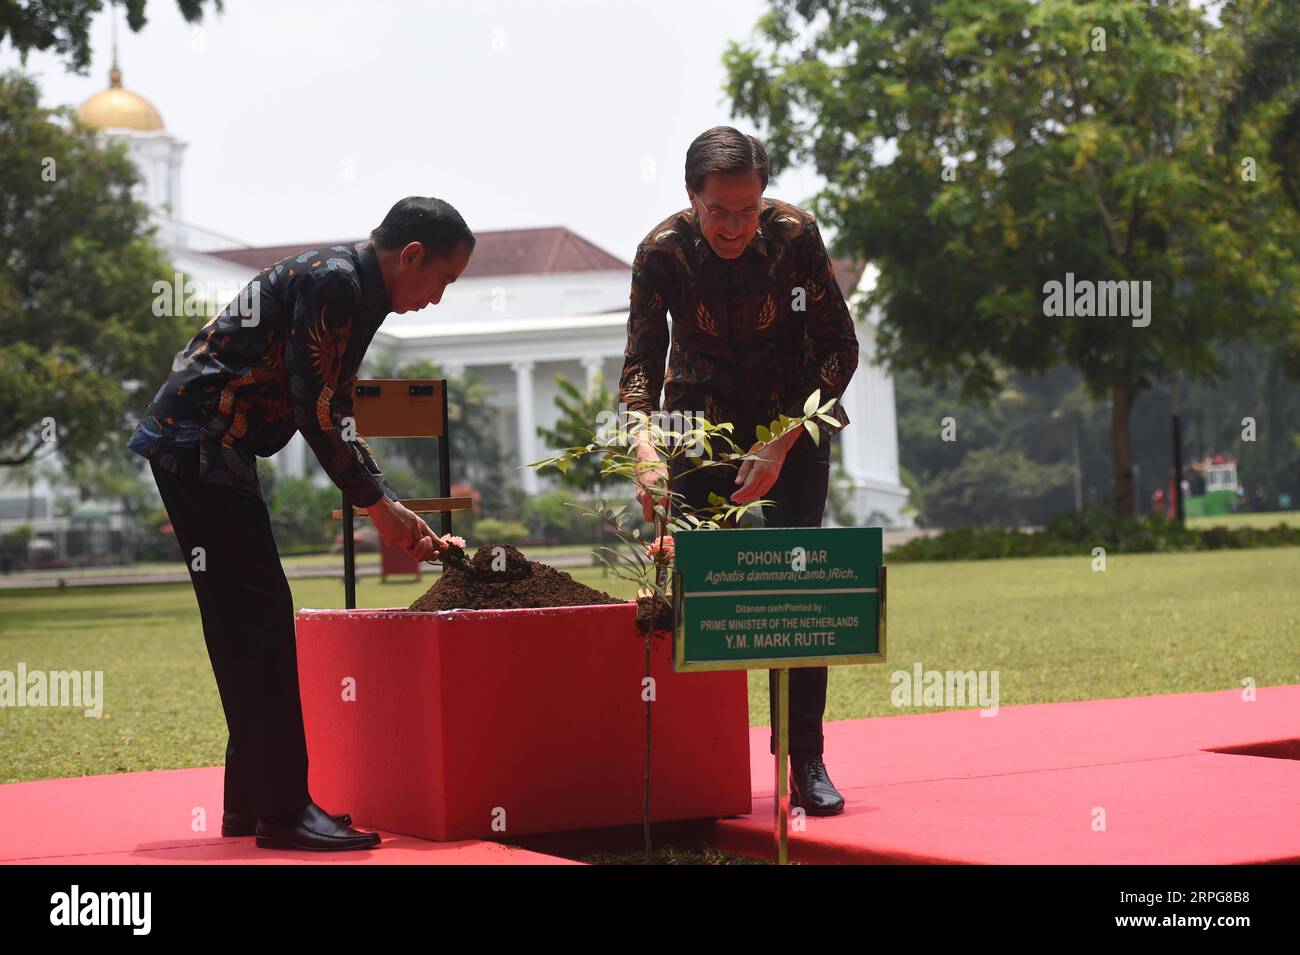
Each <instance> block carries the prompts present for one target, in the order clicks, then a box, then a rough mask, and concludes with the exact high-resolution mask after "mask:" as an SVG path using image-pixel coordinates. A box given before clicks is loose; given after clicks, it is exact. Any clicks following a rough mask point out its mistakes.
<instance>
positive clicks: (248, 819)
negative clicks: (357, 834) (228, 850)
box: [221, 812, 352, 837]
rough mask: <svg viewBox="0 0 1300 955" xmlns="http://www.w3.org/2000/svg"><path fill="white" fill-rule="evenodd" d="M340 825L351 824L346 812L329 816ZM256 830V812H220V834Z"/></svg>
mask: <svg viewBox="0 0 1300 955" xmlns="http://www.w3.org/2000/svg"><path fill="white" fill-rule="evenodd" d="M330 818H331V819H333V820H334V821H335V822H337V823H338V824H339V825H340V826H350V825H352V817H351V816H349V815H348V814H347V813H346V812H341V813H338V814H337V815H332V816H330ZM256 832H257V814H256V813H252V812H226V813H222V814H221V834H222V835H223V836H226V837H230V836H251V835H256Z"/></svg>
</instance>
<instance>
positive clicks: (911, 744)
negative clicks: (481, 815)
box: [0, 686, 1300, 865]
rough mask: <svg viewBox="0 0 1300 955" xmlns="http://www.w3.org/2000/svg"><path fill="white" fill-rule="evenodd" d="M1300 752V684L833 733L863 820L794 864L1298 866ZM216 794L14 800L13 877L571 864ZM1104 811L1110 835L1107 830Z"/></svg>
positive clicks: (7, 838) (756, 734)
mask: <svg viewBox="0 0 1300 955" xmlns="http://www.w3.org/2000/svg"><path fill="white" fill-rule="evenodd" d="M751 734H752V736H751V745H750V761H751V770H752V774H753V780H754V812H753V813H752V814H751V815H749V816H744V817H739V818H733V819H725V820H722V821H720V822H719V823H718V826H717V843H716V844H717V847H718V848H719V849H722V850H724V851H731V852H741V853H746V854H750V855H764V856H766V855H769V854H770V852H771V841H772V835H771V833H772V790H773V786H772V760H771V756H770V755H769V753H768V746H767V737H768V730H767V728H766V727H757V728H755V729H753V730H751ZM1213 750H1219V752H1214V751H1213ZM1223 750H1237V751H1238V752H1223ZM1250 753H1255V754H1256V755H1249V754H1250ZM1268 754H1273V755H1268ZM1298 757H1300V686H1283V687H1264V688H1261V689H1260V690H1259V691H1258V699H1257V700H1256V701H1255V702H1253V703H1246V702H1243V701H1242V699H1241V696H1240V693H1238V692H1237V691H1228V692H1222V693H1197V694H1186V695H1180V696H1156V697H1135V698H1130V699H1121V700H1100V701H1094V702H1082V703H1056V704H1043V705H1036V706H1018V707H1004V708H1002V709H1001V710H1000V711H999V713H998V715H997V716H995V717H981V716H980V715H979V713H978V711H976V710H961V711H953V712H947V713H932V714H923V715H916V716H897V717H887V718H882V719H871V720H847V721H844V722H838V723H828V724H827V725H826V761H827V765H828V767H829V769H830V772H831V778H832V779H834V780H835V783H836V785H837V786H838V787H839V789H840V791H841V792H843V793H844V796H845V798H846V800H847V802H848V807H847V809H846V811H845V813H844V815H842V816H835V817H830V818H809V819H808V820H807V827H806V830H805V831H803V832H791V834H790V854H791V858H792V859H795V860H799V861H804V862H894V863H896V862H945V863H1045V864H1097V863H1116V864H1146V863H1157V864H1166V865H1168V864H1212V865H1222V864H1231V863H1248V862H1289V863H1300V758H1298ZM221 780H222V771H221V769H220V768H219V767H217V768H210V769H187V770H174V771H170V772H154V773H124V774H120V775H111V776H91V777H87V778H80V779H55V780H48V781H43V782H32V783H17V784H12V785H8V786H0V862H23V863H28V864H32V863H76V864H102V863H114V864H122V863H193V862H204V863H262V864H275V863H325V862H329V863H347V864H362V865H367V864H368V865H374V864H392V863H419V864H473V863H486V864H493V865H499V864H503V863H504V864H511V863H517V864H539V863H540V864H548V863H563V862H565V861H566V860H563V859H558V858H555V857H552V856H547V855H542V854H539V853H534V852H527V851H524V850H519V849H509V848H506V847H504V846H500V845H497V844H495V843H490V842H479V841H474V840H466V841H462V842H430V841H426V840H422V839H415V838H411V837H407V836H385V839H384V843H383V845H382V847H381V848H380V849H377V850H372V851H369V852H343V853H338V854H333V853H315V852H288V851H281V850H264V849H258V848H256V847H255V846H254V845H253V840H252V838H251V837H248V838H242V839H222V838H221V836H220V835H219V832H220V828H221ZM196 807H205V808H206V809H207V813H208V818H207V826H208V831H207V832H194V831H192V829H191V820H192V818H193V811H194V809H195V808H196ZM325 808H326V809H334V810H337V809H341V808H346V807H332V806H326V807H325ZM1097 808H1101V809H1104V810H1105V825H1106V828H1105V831H1100V832H1098V831H1094V830H1093V820H1094V811H1095V810H1096V809H1097Z"/></svg>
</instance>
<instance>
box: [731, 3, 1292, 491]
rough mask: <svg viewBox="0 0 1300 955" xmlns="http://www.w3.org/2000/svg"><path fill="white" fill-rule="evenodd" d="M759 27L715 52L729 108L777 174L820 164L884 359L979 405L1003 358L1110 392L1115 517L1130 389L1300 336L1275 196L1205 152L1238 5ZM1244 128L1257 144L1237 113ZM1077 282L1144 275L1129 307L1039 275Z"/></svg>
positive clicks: (926, 15)
mask: <svg viewBox="0 0 1300 955" xmlns="http://www.w3.org/2000/svg"><path fill="white" fill-rule="evenodd" d="M1244 5H1245V4H1234V5H1231V9H1229V10H1228V13H1230V14H1231V13H1232V12H1233V11H1234V10H1235V9H1236V8H1237V7H1239V6H1244ZM757 32H758V35H757V37H756V38H755V39H754V40H753V41H752V42H750V43H748V44H734V43H733V44H732V45H731V47H730V48H729V50H728V52H727V54H726V56H725V64H726V68H727V71H728V74H729V79H728V83H727V89H728V93H729V94H730V96H731V99H732V108H733V112H734V113H735V114H736V115H744V116H747V117H749V118H751V119H752V120H754V121H755V122H757V123H759V124H760V125H762V126H764V127H765V131H766V134H767V136H766V138H767V143H768V146H769V152H770V154H771V156H772V160H773V166H774V170H773V171H774V172H777V171H779V170H780V169H781V168H782V167H784V166H788V165H789V164H791V163H792V162H806V163H810V164H812V165H813V166H814V167H815V168H816V170H817V171H818V172H819V173H820V174H821V175H822V176H824V177H825V178H826V179H827V181H828V184H827V186H826V188H825V189H824V190H823V191H822V193H821V194H820V195H819V196H818V197H817V198H816V200H815V208H816V210H817V212H818V213H819V215H820V216H821V217H822V218H823V220H824V221H826V222H828V223H829V224H830V225H831V226H833V227H834V228H835V229H836V230H837V233H838V235H837V242H836V243H835V244H836V246H837V248H838V250H839V251H840V252H841V253H843V254H849V255H853V256H855V257H859V258H863V259H866V260H870V261H873V262H875V263H876V264H877V265H878V266H879V268H880V280H879V282H878V284H877V286H876V288H875V290H874V292H873V293H872V294H871V296H870V297H869V300H868V303H867V305H868V307H870V306H873V305H877V306H879V307H880V308H881V310H882V313H883V319H882V322H881V324H880V329H879V334H878V353H879V356H880V357H881V359H882V360H883V361H884V362H885V364H886V365H887V366H888V367H889V368H891V370H901V369H906V368H910V369H914V370H916V371H918V372H919V373H920V374H921V376H922V380H923V382H924V383H925V384H927V385H928V384H932V383H934V382H936V381H940V380H947V379H950V378H951V379H955V380H956V381H957V382H958V383H959V385H960V388H961V393H962V395H963V396H964V397H968V398H973V399H980V400H989V399H990V398H992V397H993V396H994V395H996V394H997V393H998V391H999V390H1000V385H999V381H998V375H999V374H1000V373H1001V372H1002V371H1003V370H1005V369H1007V368H1010V369H1015V370H1019V371H1021V372H1024V373H1026V374H1031V375H1037V374H1041V373H1043V372H1044V371H1046V370H1047V369H1049V368H1052V367H1055V366H1057V365H1059V364H1066V365H1068V366H1070V367H1072V368H1074V369H1077V370H1078V371H1079V372H1080V373H1081V374H1082V375H1083V378H1084V381H1085V383H1086V385H1087V389H1088V392H1089V395H1090V396H1091V397H1093V398H1096V399H1100V398H1102V397H1107V398H1109V399H1110V409H1111V420H1110V451H1111V464H1112V471H1113V506H1114V509H1115V511H1116V512H1117V513H1119V514H1131V513H1132V511H1133V471H1132V442H1131V439H1130V433H1129V427H1130V417H1131V411H1132V408H1133V405H1134V403H1135V402H1136V401H1137V399H1138V398H1139V396H1141V395H1142V394H1143V393H1145V392H1148V391H1149V390H1150V389H1151V388H1152V387H1153V386H1154V385H1155V384H1156V383H1158V382H1160V381H1165V380H1169V379H1171V378H1173V377H1174V376H1175V375H1178V376H1182V377H1184V378H1186V379H1189V380H1209V379H1211V378H1213V377H1214V376H1216V375H1219V374H1222V373H1223V370H1224V369H1223V366H1222V365H1221V363H1220V362H1219V359H1218V356H1217V351H1218V349H1219V348H1220V347H1222V345H1223V343H1224V342H1226V341H1229V340H1232V339H1234V338H1238V337H1242V336H1250V335H1255V336H1259V337H1261V338H1272V339H1274V340H1276V341H1286V340H1294V339H1296V338H1300V332H1297V331H1296V327H1297V326H1296V323H1297V317H1296V316H1297V313H1298V312H1300V308H1298V306H1300V282H1297V279H1300V248H1298V244H1297V238H1296V233H1297V229H1296V226H1297V217H1296V215H1295V213H1294V210H1292V209H1291V208H1290V206H1289V205H1288V204H1287V203H1286V202H1285V200H1284V196H1283V195H1282V192H1281V190H1280V189H1279V188H1278V187H1277V186H1276V185H1275V183H1274V181H1273V180H1272V179H1271V178H1269V177H1267V176H1262V177H1260V179H1259V181H1245V180H1243V178H1242V176H1241V175H1240V171H1239V170H1238V169H1237V167H1236V165H1235V163H1234V162H1232V161H1231V157H1225V156H1223V155H1221V154H1219V153H1216V151H1215V149H1214V141H1215V138H1216V137H1215V128H1216V118H1217V115H1218V112H1219V110H1220V107H1221V97H1222V95H1223V94H1222V93H1221V90H1222V89H1224V88H1225V86H1226V81H1227V77H1228V74H1229V72H1230V71H1231V69H1232V64H1233V63H1234V62H1235V59H1236V55H1237V53H1238V52H1239V50H1240V47H1241V29H1240V23H1239V20H1238V19H1237V18H1236V17H1234V16H1224V17H1223V19H1222V21H1221V25H1219V26H1216V25H1215V23H1214V22H1213V21H1212V20H1211V19H1210V18H1209V16H1208V15H1207V13H1206V11H1205V10H1204V9H1203V8H1200V7H1193V6H1191V5H1190V4H1189V3H1188V2H1186V0H1170V2H1167V3H1161V4H1147V3H1132V2H1128V0H1089V2H1074V0H1040V2H1038V3H1034V4H1026V3H1024V2H1023V0H969V2H961V3H959V2H949V3H942V4H941V3H933V2H928V0H774V3H773V7H772V9H771V11H770V12H769V13H767V14H766V15H765V16H764V17H763V18H762V20H761V21H760V23H759V25H758V31H757ZM1242 142H1243V146H1244V147H1245V149H1246V150H1247V152H1248V153H1249V154H1252V155H1253V154H1255V153H1254V152H1253V150H1254V149H1255V147H1257V146H1259V145H1261V137H1260V133H1259V130H1258V128H1257V127H1256V126H1255V125H1253V124H1252V123H1251V122H1247V123H1245V124H1244V125H1243V127H1242ZM1074 276H1078V277H1079V278H1081V279H1083V280H1085V282H1084V283H1083V284H1084V285H1086V286H1088V287H1089V290H1090V291H1091V290H1095V289H1096V288H1097V287H1101V288H1102V289H1103V294H1107V293H1106V292H1105V291H1104V290H1105V289H1106V286H1100V283H1103V282H1105V283H1111V282H1114V283H1121V282H1122V283H1133V282H1139V283H1147V282H1149V283H1150V285H1149V286H1144V285H1138V286H1136V288H1137V289H1138V290H1139V291H1141V290H1144V289H1149V290H1150V295H1149V297H1148V299H1147V305H1148V306H1151V305H1152V303H1154V308H1153V309H1152V311H1150V312H1148V313H1147V315H1146V318H1149V319H1150V320H1149V322H1146V323H1145V324H1142V322H1143V319H1142V318H1141V317H1137V316H1135V317H1132V318H1130V317H1128V316H1126V315H1124V314H1120V315H1118V316H1115V315H1112V316H1110V317H1104V318H1103V317H1089V318H1083V317H1078V318H1073V317H1070V318H1067V317H1049V316H1048V313H1047V309H1046V296H1047V294H1048V293H1049V289H1050V286H1048V283H1050V282H1058V283H1062V284H1064V283H1065V282H1066V281H1067V280H1071V281H1072V280H1073V277H1074ZM1132 287H1133V286H1130V285H1126V286H1125V288H1126V289H1127V288H1132ZM1119 288H1120V286H1118V285H1115V286H1112V289H1113V290H1114V291H1115V293H1116V298H1118V291H1119ZM1110 301H1111V302H1114V301H1115V299H1110ZM1067 314H1072V313H1067Z"/></svg>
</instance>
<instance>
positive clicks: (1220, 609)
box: [0, 548, 1300, 783]
mask: <svg viewBox="0 0 1300 955" xmlns="http://www.w3.org/2000/svg"><path fill="white" fill-rule="evenodd" d="M1090 565H1091V559H1090V558H1089V557H1080V558H1065V557H1056V558H1041V559H1032V560H1006V561H976V562H963V563H949V562H944V563H928V564H927V563H918V564H905V565H897V566H895V567H892V568H891V569H890V572H889V574H890V578H889V579H890V591H889V639H888V647H887V650H888V655H889V662H888V663H886V664H883V665H878V666H866V667H841V668H837V669H834V670H832V672H831V678H830V694H829V700H828V704H827V713H826V718H827V719H830V720H836V719H848V718H853V717H864V716H891V715H900V714H903V713H912V712H921V711H922V710H920V709H914V708H896V707H894V706H893V705H892V704H891V702H890V691H891V689H892V686H891V683H890V673H891V672H893V671H895V670H909V671H910V670H911V669H912V667H913V665H914V664H915V663H918V662H919V663H921V664H922V668H923V669H926V670H950V669H951V670H997V671H999V691H1000V696H1001V699H1000V705H1002V706H1011V705H1016V704H1022V703H1040V702H1052V701H1061V700H1077V699H1089V698H1098V697H1119V696H1135V695H1147V694H1160V693H1181V692H1191V691H1204V690H1224V689H1230V688H1234V687H1239V686H1240V685H1241V681H1242V680H1243V679H1246V678H1252V679H1253V680H1254V681H1255V682H1256V684H1258V685H1260V686H1264V685H1274V684H1288V683H1300V655H1297V653H1296V637H1297V635H1298V634H1300V590H1298V589H1297V587H1296V578H1297V573H1298V572H1300V549H1298V548H1277V549H1263V550H1250V551H1215V552H1202V553H1189V554H1171V555H1156V554H1142V555H1131V556H1125V555H1115V556H1112V557H1110V558H1109V560H1108V568H1107V570H1106V571H1105V572H1102V573H1096V572H1093V571H1092V570H1091V566H1090ZM574 576H575V577H577V578H578V579H580V580H582V581H583V582H585V583H588V584H591V585H593V586H596V587H601V588H602V589H608V590H610V592H612V593H616V594H619V595H622V596H630V595H629V594H628V593H627V591H626V590H621V589H619V588H618V587H610V586H609V583H610V582H609V581H606V580H605V579H603V578H602V576H601V573H600V571H599V570H598V569H595V568H591V569H588V568H582V569H580V570H578V571H577V572H576V573H575V574H574ZM432 579H433V578H432V577H428V576H426V578H425V581H424V583H423V584H417V583H403V584H399V583H390V584H381V583H379V581H378V580H377V579H364V580H362V581H361V583H360V585H359V588H358V603H359V604H360V605H361V606H363V607H404V606H407V605H408V604H410V603H411V601H413V600H414V599H415V598H416V597H417V596H418V595H419V594H420V593H421V592H422V591H423V589H424V588H426V587H428V586H429V584H430V583H432ZM291 584H292V586H293V591H294V598H295V601H296V604H297V605H298V606H299V607H338V606H341V605H342V602H343V600H342V598H343V595H342V588H341V585H340V584H339V582H338V581H335V580H329V579H311V580H296V581H291ZM611 639H622V637H621V636H620V635H616V634H611ZM19 661H22V662H24V663H25V664H26V666H27V669H28V670H29V671H30V670H37V669H40V670H72V669H76V670H102V671H103V672H104V687H105V697H106V702H105V706H104V714H103V716H102V717H101V718H98V719H95V718H87V717H86V716H84V715H81V712H80V711H75V712H74V711H72V710H70V709H59V708H53V707H45V708H42V707H27V708H6V709H4V710H3V711H0V783H8V782H16V781H20V780H29V779H46V778H52V777H58V776H81V775H93V774H97V773H116V772H128V771H136V770H151V769H167V768H177V767H191V766H215V765H219V764H220V763H221V762H222V760H223V755H224V750H225V743H226V730H225V721H224V718H223V717H222V712H221V705H220V701H219V699H218V697H217V689H216V684H215V682H214V680H213V677H212V671H211V669H210V667H209V664H208V659H207V651H206V648H205V647H204V644H203V635H202V631H201V629H200V625H199V614H198V606H197V604H196V603H195V600H194V592H193V590H192V589H191V587H190V586H189V584H165V585H151V586H137V587H105V588H93V589H70V590H66V591H55V590H17V591H5V592H0V670H10V671H14V670H16V668H17V665H18V663H19ZM750 690H751V692H750V720H751V724H752V725H756V726H757V725H765V724H766V723H767V722H768V709H767V675H766V673H764V672H761V671H760V672H754V673H751V674H750Z"/></svg>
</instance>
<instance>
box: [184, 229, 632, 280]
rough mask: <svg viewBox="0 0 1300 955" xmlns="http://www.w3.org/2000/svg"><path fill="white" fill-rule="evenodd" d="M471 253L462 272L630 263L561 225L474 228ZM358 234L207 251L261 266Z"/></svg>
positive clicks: (540, 271)
mask: <svg viewBox="0 0 1300 955" xmlns="http://www.w3.org/2000/svg"><path fill="white" fill-rule="evenodd" d="M475 239H476V240H477V241H476V242H475V244H474V255H473V257H472V258H470V260H469V266H468V267H467V268H466V269H465V274H464V277H465V278H478V277H481V276H488V275H545V274H551V273H557V272H602V271H609V270H617V271H621V272H628V271H631V269H632V266H630V265H629V264H628V263H626V262H624V261H623V260H622V259H620V258H617V257H616V256H613V255H610V254H609V253H608V252H606V251H605V250H604V249H602V248H600V247H599V246H597V245H593V244H592V243H590V242H588V241H587V240H586V239H584V238H583V237H582V236H580V235H577V234H576V233H573V232H570V231H569V230H568V229H566V228H564V227H563V226H550V227H546V228H540V229H505V230H502V231H499V232H478V233H475ZM356 241H358V240H357V239H343V240H339V241H334V242H324V243H321V242H317V243H310V242H303V243H299V244H297V245H268V246H258V247H256V248H246V249H221V250H218V251H216V252H209V253H207V254H208V255H215V256H217V257H218V258H221V259H226V260H227V261H230V262H237V263H239V264H240V265H243V266H245V267H247V268H250V269H261V268H265V267H266V266H268V265H270V264H271V263H273V262H278V261H280V259H283V258H285V257H287V256H290V255H293V254H294V253H297V252H302V251H303V250H304V249H311V248H317V249H326V248H329V247H330V246H331V245H351V244H352V243H353V242H356Z"/></svg>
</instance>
